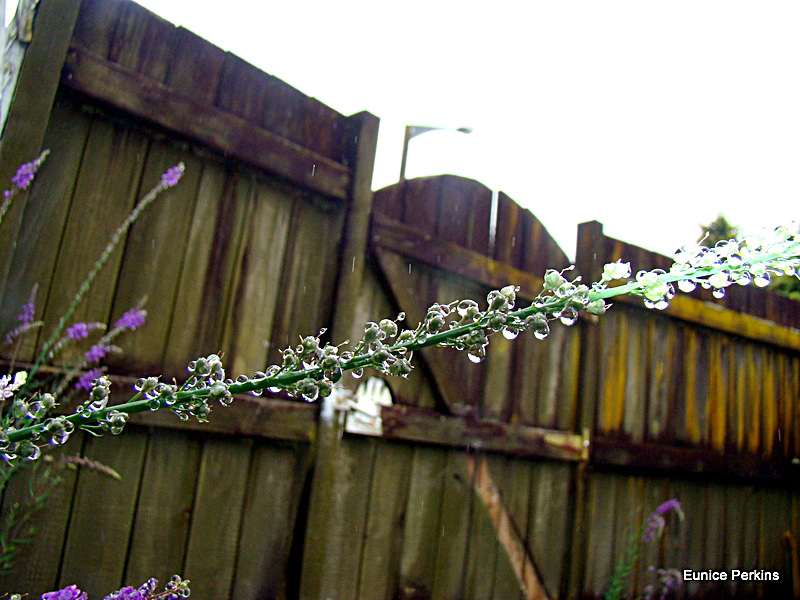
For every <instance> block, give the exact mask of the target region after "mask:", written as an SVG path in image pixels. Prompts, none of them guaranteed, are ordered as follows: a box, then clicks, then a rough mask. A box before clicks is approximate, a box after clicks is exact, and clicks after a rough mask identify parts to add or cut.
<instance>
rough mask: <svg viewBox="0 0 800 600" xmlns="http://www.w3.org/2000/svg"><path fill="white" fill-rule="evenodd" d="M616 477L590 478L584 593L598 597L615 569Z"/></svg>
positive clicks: (593, 475)
mask: <svg viewBox="0 0 800 600" xmlns="http://www.w3.org/2000/svg"><path fill="white" fill-rule="evenodd" d="M617 479H618V478H617V477H616V476H613V475H606V474H600V473H594V474H592V477H591V479H590V481H589V511H588V516H589V519H588V524H587V525H588V527H589V528H590V529H589V534H588V542H587V547H586V549H585V552H586V555H587V557H586V566H585V569H586V571H585V575H584V586H583V592H582V593H583V594H586V595H591V596H599V595H600V594H602V593H603V592H604V591H605V587H606V584H607V583H608V579H609V576H610V575H611V574H612V573H613V571H614V555H613V553H612V551H611V547H610V544H611V541H612V540H613V539H614V510H613V507H614V505H615V503H616V500H617V497H616V495H617Z"/></svg>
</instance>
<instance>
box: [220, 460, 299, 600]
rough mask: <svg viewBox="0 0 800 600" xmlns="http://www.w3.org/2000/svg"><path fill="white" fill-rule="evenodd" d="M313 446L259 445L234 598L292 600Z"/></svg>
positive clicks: (246, 505)
mask: <svg viewBox="0 0 800 600" xmlns="http://www.w3.org/2000/svg"><path fill="white" fill-rule="evenodd" d="M310 458H311V456H310V453H309V450H308V447H307V446H289V447H280V446H274V445H271V444H270V445H266V444H257V445H256V446H255V448H254V449H253V460H252V465H251V467H250V473H249V474H248V477H247V482H248V484H247V485H248V489H247V492H246V494H245V501H244V508H243V515H242V528H241V534H240V537H239V548H238V553H237V560H236V572H235V574H234V583H233V590H232V593H231V598H234V599H236V600H255V599H257V598H286V597H287V590H286V585H287V579H288V575H289V569H290V568H291V569H296V566H293V565H290V564H289V551H290V549H291V544H292V535H293V532H294V529H295V526H296V519H297V513H298V509H299V505H300V496H301V493H302V490H303V486H304V484H305V480H306V477H307V476H308V474H309V467H310Z"/></svg>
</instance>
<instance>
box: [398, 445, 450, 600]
mask: <svg viewBox="0 0 800 600" xmlns="http://www.w3.org/2000/svg"><path fill="white" fill-rule="evenodd" d="M446 465H447V452H446V451H445V450H441V449H438V448H425V447H422V446H417V447H415V448H414V462H413V465H412V468H411V478H410V483H409V489H408V500H407V505H406V518H405V527H404V530H403V555H402V557H401V559H400V584H399V594H398V597H399V598H403V599H407V600H412V599H414V598H429V597H430V594H431V590H432V588H433V577H434V570H433V568H432V566H433V565H434V564H435V560H436V554H437V551H438V546H439V543H440V539H441V536H440V534H439V529H440V526H439V518H440V514H441V507H440V505H441V502H442V496H443V494H442V491H443V486H444V479H445V468H446Z"/></svg>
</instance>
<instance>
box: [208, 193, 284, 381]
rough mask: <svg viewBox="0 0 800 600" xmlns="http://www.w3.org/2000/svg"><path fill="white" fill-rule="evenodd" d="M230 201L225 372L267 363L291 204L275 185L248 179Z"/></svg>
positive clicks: (246, 370) (248, 369)
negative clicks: (232, 233) (227, 366)
mask: <svg viewBox="0 0 800 600" xmlns="http://www.w3.org/2000/svg"><path fill="white" fill-rule="evenodd" d="M231 200H232V201H235V202H236V209H235V210H236V213H237V214H236V216H235V219H236V225H235V226H236V232H237V234H238V235H237V236H236V246H235V247H236V249H235V250H233V251H232V252H231V258H232V259H233V261H232V262H231V265H230V266H231V270H230V271H229V273H232V274H231V275H229V277H231V283H230V288H229V292H228V294H229V298H228V303H229V304H228V306H227V307H226V308H227V310H226V314H225V317H226V323H225V336H224V342H223V344H222V347H223V348H225V353H226V355H227V357H228V361H229V364H230V368H231V371H232V372H233V373H236V374H239V373H246V374H248V375H249V374H250V373H252V372H253V371H260V370H263V369H264V368H266V365H267V356H268V353H269V341H270V339H271V337H272V331H273V326H274V319H275V313H276V311H277V310H278V309H279V305H280V304H281V300H282V298H281V294H280V289H279V286H277V285H275V283H274V282H276V281H278V280H279V279H280V276H281V270H282V268H283V258H284V256H285V253H286V244H287V239H288V238H289V222H290V216H291V212H292V208H293V204H294V202H293V201H292V199H291V197H290V196H289V195H288V194H286V193H285V192H284V191H282V190H280V189H275V188H273V187H271V186H269V185H267V184H264V183H259V182H253V181H248V180H240V181H239V182H238V184H237V190H236V195H235V196H234V198H231ZM239 228H241V229H242V231H241V232H240V231H239ZM220 241H221V240H220ZM221 274H222V273H221Z"/></svg>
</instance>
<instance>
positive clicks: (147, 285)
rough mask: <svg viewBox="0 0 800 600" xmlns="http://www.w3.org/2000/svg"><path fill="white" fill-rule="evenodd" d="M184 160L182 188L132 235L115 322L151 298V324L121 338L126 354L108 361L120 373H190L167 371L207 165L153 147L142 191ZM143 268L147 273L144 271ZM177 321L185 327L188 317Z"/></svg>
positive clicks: (157, 204) (156, 205)
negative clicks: (166, 359) (171, 334)
mask: <svg viewBox="0 0 800 600" xmlns="http://www.w3.org/2000/svg"><path fill="white" fill-rule="evenodd" d="M181 161H183V162H184V163H185V165H186V172H185V173H184V175H183V177H182V179H181V182H180V185H177V186H175V187H174V188H171V189H169V190H166V191H164V192H162V193H161V195H160V196H159V197H158V198H157V199H156V200H155V201H154V202H153V204H152V205H151V206H148V207H147V209H146V210H144V211H143V212H142V213H141V214H140V215H139V218H138V219H137V221H136V222H135V223H134V224H133V225H132V226H131V228H130V230H129V232H128V234H127V240H126V244H125V252H124V255H123V258H122V262H121V264H120V267H119V270H118V273H119V274H118V277H119V279H118V283H117V287H116V290H115V294H114V303H113V310H112V318H113V319H118V318H119V317H120V316H121V315H122V314H123V313H125V311H127V310H130V309H131V308H132V307H134V306H136V305H137V304H138V303H139V302H140V301H141V299H142V298H143V297H144V296H147V305H146V308H147V312H148V321H147V324H146V325H145V326H144V327H140V328H138V329H137V330H136V331H127V332H125V335H124V336H120V337H119V338H118V340H117V343H118V344H119V346H120V347H121V348H122V350H123V355H120V356H111V357H109V358H108V360H107V363H108V364H109V365H110V366H111V367H112V369H113V370H115V371H116V372H117V373H132V371H131V370H132V369H135V370H136V373H135V374H136V375H152V374H163V375H165V376H166V377H183V376H184V374H185V371H184V368H183V367H180V369H179V371H176V372H169V371H165V370H164V365H163V362H164V351H165V348H166V345H167V336H168V335H169V330H170V324H171V322H172V321H173V314H174V308H175V299H176V295H177V293H178V283H179V281H180V274H181V270H182V262H183V257H184V256H185V250H186V244H187V242H188V238H189V231H190V228H191V221H190V219H189V218H188V217H189V216H190V215H191V214H192V212H193V210H194V206H195V203H196V200H197V190H198V185H199V180H200V175H201V171H202V166H201V163H200V161H199V160H198V159H197V158H196V157H194V156H184V155H183V153H181V152H180V151H179V150H178V149H177V148H174V147H171V146H169V145H167V144H158V145H153V146H151V148H150V151H149V153H148V155H147V159H146V161H145V165H144V171H143V175H142V184H141V188H140V190H142V192H144V191H146V190H149V189H151V187H152V186H154V185H155V184H156V182H158V181H159V180H160V178H161V175H162V174H163V173H164V172H166V170H167V169H168V168H170V167H172V166H174V165H176V164H177V163H178V162H181ZM142 195H143V194H142ZM143 265H147V268H146V269H145V268H142V266H143ZM174 318H175V319H177V320H178V322H180V320H181V319H182V318H183V317H182V315H175V316H174ZM123 356H124V358H122V357H123ZM195 358H196V357H195Z"/></svg>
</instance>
